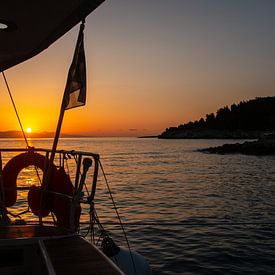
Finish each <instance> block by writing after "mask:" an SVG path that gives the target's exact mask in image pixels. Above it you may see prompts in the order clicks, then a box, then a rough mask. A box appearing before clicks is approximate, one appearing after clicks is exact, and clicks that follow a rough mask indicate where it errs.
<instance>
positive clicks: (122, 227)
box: [99, 160, 137, 275]
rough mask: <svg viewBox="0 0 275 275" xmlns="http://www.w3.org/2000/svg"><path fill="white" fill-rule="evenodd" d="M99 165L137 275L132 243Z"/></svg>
mask: <svg viewBox="0 0 275 275" xmlns="http://www.w3.org/2000/svg"><path fill="white" fill-rule="evenodd" d="M99 165H100V168H101V171H102V173H103V177H104V180H105V183H106V185H107V188H108V192H109V195H110V198H111V200H112V203H113V206H114V209H115V212H116V215H117V218H118V220H119V224H120V227H121V229H122V231H123V234H124V237H125V240H126V243H127V247H128V249H129V252H130V256H131V261H132V263H133V268H134V271H135V274H136V275H137V270H136V265H135V261H134V258H133V254H132V250H131V247H130V243H129V241H128V238H127V235H126V232H125V229H124V226H123V223H122V221H121V218H120V215H119V213H118V209H117V207H116V203H115V200H114V197H113V195H112V192H111V188H110V185H109V182H108V180H107V177H106V174H105V172H104V169H103V166H102V163H101V161H100V160H99Z"/></svg>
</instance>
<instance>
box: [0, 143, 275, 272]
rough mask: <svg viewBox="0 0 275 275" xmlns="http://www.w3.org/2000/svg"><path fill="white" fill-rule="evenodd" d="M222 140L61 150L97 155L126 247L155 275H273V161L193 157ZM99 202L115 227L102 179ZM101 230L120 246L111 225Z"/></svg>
mask: <svg viewBox="0 0 275 275" xmlns="http://www.w3.org/2000/svg"><path fill="white" fill-rule="evenodd" d="M32 142H33V144H34V145H36V146H40V147H49V145H50V142H51V141H50V140H47V139H45V140H34V141H32ZM225 142H235V141H227V140H222V141H221V140H158V139H136V138H91V139H64V140H62V141H61V143H60V148H62V149H72V148H74V149H79V150H85V151H93V152H95V153H99V154H100V155H101V160H102V163H103V166H104V169H105V172H106V174H107V177H108V180H109V182H110V186H111V189H112V191H113V195H114V197H115V200H116V203H117V206H118V207H119V212H120V215H121V218H122V220H123V221H124V222H125V224H126V225H125V228H126V231H127V235H128V238H129V240H130V244H131V246H132V248H133V249H135V250H137V251H138V252H140V253H141V254H142V255H144V256H145V257H146V258H147V259H148V261H149V262H150V264H151V266H152V268H153V271H154V273H155V274H177V273H178V274H183V273H187V274H228V273H229V274H231V273H242V274H254V273H255V274H256V273H258V274H275V260H274V259H275V157H273V156H267V157H263V156H262V157H257V156H244V155H239V154H236V155H212V154H205V153H200V152H197V151H196V149H198V148H203V147H208V146H215V145H220V144H223V143H225ZM0 143H1V147H7V146H8V147H15V146H19V145H20V144H21V145H22V144H23V143H22V141H20V140H4V139H3V140H0ZM96 196H97V199H96V209H97V212H98V215H99V217H100V219H101V222H102V223H103V224H104V223H110V222H111V223H116V222H117V220H116V217H115V213H114V211H113V209H112V205H111V202H110V200H109V196H108V192H107V189H106V185H105V183H104V181H103V177H102V174H101V176H100V177H99V182H98V189H97V194H96ZM105 227H106V229H108V230H109V231H110V233H111V234H112V236H113V237H114V238H115V239H116V240H117V241H118V242H121V243H122V244H123V245H124V246H125V243H124V242H123V240H122V239H123V234H122V233H121V232H120V231H119V230H118V227H117V226H116V225H113V224H111V225H110V224H106V225H105Z"/></svg>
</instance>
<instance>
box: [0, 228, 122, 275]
mask: <svg viewBox="0 0 275 275" xmlns="http://www.w3.org/2000/svg"><path fill="white" fill-rule="evenodd" d="M35 247H36V248H35ZM38 250H39V252H37V251H38ZM15 252H16V253H17V254H18V257H17V258H18V259H17V260H16V261H15V258H14V255H15V254H14V253H15ZM33 253H36V255H33ZM0 255H5V257H4V259H5V260H4V261H0V273H1V274H2V273H3V272H4V273H3V274H14V273H12V272H13V271H14V270H25V273H24V272H23V273H22V274H37V272H38V271H37V270H39V268H38V267H36V269H35V270H36V271H31V270H34V269H33V267H31V262H33V261H41V264H42V265H43V266H44V268H43V270H45V267H46V269H47V270H48V272H47V273H44V272H43V273H44V274H57V275H59V274H60V275H63V274H66V275H73V274H80V273H82V274H86V275H88V274H114V275H116V274H122V273H121V272H120V271H119V269H118V268H117V267H116V266H115V265H114V264H113V263H112V262H111V261H110V260H109V259H108V258H107V257H106V256H105V255H104V254H103V253H102V252H101V251H99V250H98V249H97V248H96V247H95V246H93V245H92V244H90V243H88V242H87V241H86V240H85V239H83V238H82V237H81V236H78V235H72V234H70V233H69V232H68V231H67V230H64V229H60V228H56V227H50V226H3V227H0ZM39 255H40V256H39ZM41 255H42V256H41ZM35 257H40V260H38V258H36V259H37V260H35ZM13 262H14V264H13ZM5 263H9V265H8V267H7V266H6V264H5ZM15 266H16V269H15ZM7 268H9V269H8V270H12V272H11V273H8V272H7ZM5 272H6V273H5ZM16 274H17V273H16ZM20 274H21V273H20Z"/></svg>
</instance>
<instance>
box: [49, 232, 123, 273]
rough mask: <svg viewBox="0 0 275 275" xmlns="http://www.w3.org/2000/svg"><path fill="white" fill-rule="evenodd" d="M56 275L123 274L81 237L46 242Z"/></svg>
mask: <svg viewBox="0 0 275 275" xmlns="http://www.w3.org/2000/svg"><path fill="white" fill-rule="evenodd" d="M45 246H46V249H47V252H48V254H49V256H50V258H51V260H52V264H53V267H54V269H55V271H56V274H67V275H71V274H114V275H115V274H121V273H120V272H119V271H118V270H116V269H115V268H114V266H113V265H112V264H110V262H109V261H108V260H107V259H106V258H105V256H103V255H102V253H101V252H100V251H99V250H98V249H96V248H95V247H94V246H91V244H90V243H88V242H87V241H85V240H84V239H82V238H81V237H79V236H74V237H70V238H65V239H59V240H47V241H45Z"/></svg>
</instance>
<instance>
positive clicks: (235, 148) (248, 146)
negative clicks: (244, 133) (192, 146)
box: [198, 135, 275, 156]
mask: <svg viewBox="0 0 275 275" xmlns="http://www.w3.org/2000/svg"><path fill="white" fill-rule="evenodd" d="M198 151H199V152H206V153H211V154H234V153H239V154H245V155H257V156H260V155H275V136H273V135H272V137H270V136H268V137H262V138H260V139H258V140H257V141H246V142H244V143H235V144H224V145H222V146H217V147H209V148H204V149H199V150H198Z"/></svg>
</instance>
